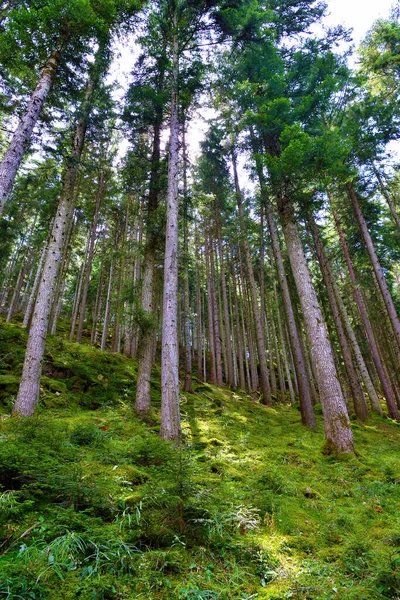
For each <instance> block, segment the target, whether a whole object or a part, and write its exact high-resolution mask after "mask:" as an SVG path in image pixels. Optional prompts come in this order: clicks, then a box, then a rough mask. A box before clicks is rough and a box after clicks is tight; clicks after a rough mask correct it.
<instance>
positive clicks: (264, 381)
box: [232, 152, 272, 405]
mask: <svg viewBox="0 0 400 600" xmlns="http://www.w3.org/2000/svg"><path fill="white" fill-rule="evenodd" d="M232 166H233V174H234V180H235V190H236V201H237V205H238V210H239V219H240V227H241V233H242V243H243V250H244V255H245V261H246V268H247V275H248V278H249V285H250V295H251V303H252V308H253V317H254V325H255V331H256V343H257V352H258V360H259V366H260V388H261V402H262V403H263V404H267V405H270V404H271V403H272V400H271V388H270V384H269V373H268V367H267V357H266V352H265V340H264V327H263V323H262V322H261V315H260V310H259V306H258V300H257V288H256V282H255V278H254V271H253V264H252V261H251V253H250V246H249V242H248V240H247V235H246V228H245V221H244V211H243V203H242V193H241V190H240V186H239V178H238V173H237V164H236V156H235V153H234V152H233V153H232Z"/></svg>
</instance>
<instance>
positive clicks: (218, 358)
mask: <svg viewBox="0 0 400 600" xmlns="http://www.w3.org/2000/svg"><path fill="white" fill-rule="evenodd" d="M208 246H209V250H210V293H211V295H210V298H209V300H208V301H209V302H211V307H212V318H213V331H214V350H215V375H216V385H219V386H221V385H223V377H222V348H221V334H220V329H219V311H218V302H217V292H216V289H215V265H214V249H213V239H212V236H211V233H209V238H208Z"/></svg>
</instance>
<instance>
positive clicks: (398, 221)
mask: <svg viewBox="0 0 400 600" xmlns="http://www.w3.org/2000/svg"><path fill="white" fill-rule="evenodd" d="M373 170H374V173H375V177H376V178H377V180H378V183H379V189H380V190H381V193H382V195H383V197H384V198H385V200H386V202H387V205H388V206H389V209H390V212H391V215H392V218H393V221H394V222H395V224H396V225H397V227H398V228H399V229H400V217H399V215H398V214H397V212H396V209H395V207H394V204H393V202H392V199H391V198H390V196H389V194H388V191H387V189H386V186H385V184H384V183H383V181H382V177H381V174H380V173H379V171H378V169H376V168H375V167H373Z"/></svg>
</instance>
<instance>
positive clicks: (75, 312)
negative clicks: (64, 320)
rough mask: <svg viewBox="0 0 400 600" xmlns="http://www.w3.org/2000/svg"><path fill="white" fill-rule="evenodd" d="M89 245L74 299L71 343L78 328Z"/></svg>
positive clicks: (70, 334) (70, 333)
mask: <svg viewBox="0 0 400 600" xmlns="http://www.w3.org/2000/svg"><path fill="white" fill-rule="evenodd" d="M88 245H89V240H88V243H87V244H86V250H85V256H84V257H83V262H82V266H81V272H80V274H79V280H78V282H77V283H78V285H77V287H76V292H75V297H74V305H73V307H72V315H71V329H70V332H69V339H70V341H71V342H72V340H73V339H74V337H75V327H76V322H77V320H78V312H79V304H80V301H81V295H82V286H83V280H84V278H85V271H86V259H87V252H88Z"/></svg>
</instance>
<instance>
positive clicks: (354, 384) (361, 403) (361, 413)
mask: <svg viewBox="0 0 400 600" xmlns="http://www.w3.org/2000/svg"><path fill="white" fill-rule="evenodd" d="M308 224H309V227H310V231H311V233H312V236H313V239H314V244H315V249H316V253H317V258H318V262H319V265H320V268H321V273H322V277H323V280H324V284H325V288H326V291H327V295H328V301H329V305H330V309H331V313H332V316H333V321H334V323H335V328H336V332H337V336H338V340H339V344H340V348H341V350H342V355H343V360H344V367H345V370H346V375H347V379H348V382H349V385H350V390H351V395H352V397H353V402H354V410H355V413H356V415H357V418H358V419H360V421H365V419H367V418H368V407H367V403H366V401H365V398H364V394H363V391H362V388H361V385H360V382H359V379H358V376H357V370H356V368H355V365H354V363H353V357H352V353H351V348H350V345H349V343H348V341H347V338H346V334H345V331H344V327H343V324H342V320H341V317H340V311H339V307H338V305H337V302H336V297H335V292H334V289H333V285H332V281H331V277H330V273H329V271H328V269H327V259H326V256H325V252H324V248H323V245H322V241H321V238H320V235H319V232H318V229H317V225H316V223H315V221H314V218H313V216H312V215H311V214H310V215H309V217H308Z"/></svg>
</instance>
